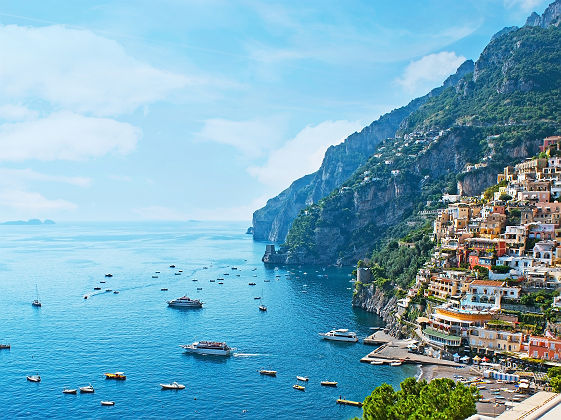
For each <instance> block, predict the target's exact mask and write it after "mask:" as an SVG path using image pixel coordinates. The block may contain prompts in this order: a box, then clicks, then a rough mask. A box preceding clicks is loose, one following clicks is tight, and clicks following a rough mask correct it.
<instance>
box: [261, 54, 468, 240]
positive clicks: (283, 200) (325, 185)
mask: <svg viewBox="0 0 561 420" xmlns="http://www.w3.org/2000/svg"><path fill="white" fill-rule="evenodd" d="M473 66H474V63H473V61H471V60H467V61H465V62H464V63H463V64H462V65H461V66H460V67H459V68H458V70H457V72H456V73H455V74H453V75H451V76H450V77H449V78H448V79H447V80H446V81H445V82H444V83H443V85H442V87H439V88H436V89H433V90H432V91H431V92H430V93H429V94H427V95H425V96H423V97H420V98H417V99H415V100H413V101H411V102H410V103H409V104H407V105H406V106H404V107H401V108H398V109H395V110H393V111H392V112H390V113H387V114H385V115H383V116H381V117H380V118H379V119H378V120H376V121H374V122H373V123H372V124H370V125H369V126H367V127H365V128H364V129H363V130H362V131H360V132H359V133H354V134H351V135H350V136H349V137H347V138H346V139H345V140H344V141H343V142H342V143H341V144H339V145H336V146H331V147H330V148H329V149H328V150H327V151H326V153H325V157H324V159H323V162H322V165H321V167H320V169H319V170H318V171H317V172H315V173H313V174H310V175H306V176H304V177H302V178H300V179H298V180H296V181H294V182H293V183H292V184H291V185H290V187H288V188H287V189H286V190H284V191H283V192H281V193H280V194H279V195H278V196H276V197H274V198H272V199H270V200H269V201H267V204H266V205H265V207H263V208H261V209H259V210H257V211H255V212H254V213H253V228H254V232H253V238H254V239H255V240H260V241H262V240H267V241H273V242H283V241H284V240H285V238H286V235H287V233H288V230H289V228H290V226H291V224H292V222H293V220H294V219H295V218H296V216H297V215H298V213H299V212H300V210H302V209H303V208H305V207H307V206H309V205H311V204H314V203H317V202H318V201H319V200H321V199H322V198H324V197H325V196H327V195H328V194H329V193H331V192H332V191H333V190H334V189H336V188H338V187H340V186H341V185H342V184H343V182H345V181H346V180H347V179H348V178H349V177H350V176H351V175H352V174H353V173H354V172H355V171H356V170H357V168H359V167H360V166H361V165H363V164H364V163H365V162H366V161H367V160H368V158H369V157H370V156H372V154H373V153H374V152H375V150H376V147H377V146H378V144H379V143H380V141H382V140H384V139H386V138H389V137H393V136H394V135H395V133H396V132H397V130H398V129H399V127H400V125H401V124H402V122H403V121H404V120H405V119H406V118H407V117H408V116H409V115H411V113H412V112H414V111H416V110H417V109H419V107H420V106H421V105H423V104H424V103H425V102H426V101H427V100H428V99H430V98H432V97H433V96H436V95H438V94H439V93H440V92H441V91H442V89H445V88H448V87H451V86H455V85H456V84H457V83H458V81H460V80H461V79H462V78H463V77H464V76H465V75H466V74H468V73H471V72H472V71H473Z"/></svg>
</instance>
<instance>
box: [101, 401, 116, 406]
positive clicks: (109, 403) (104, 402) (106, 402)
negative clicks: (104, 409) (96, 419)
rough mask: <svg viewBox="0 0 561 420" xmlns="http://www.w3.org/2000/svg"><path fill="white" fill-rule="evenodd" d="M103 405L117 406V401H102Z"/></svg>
mask: <svg viewBox="0 0 561 420" xmlns="http://www.w3.org/2000/svg"><path fill="white" fill-rule="evenodd" d="M101 405H106V406H111V405H115V401H102V402H101Z"/></svg>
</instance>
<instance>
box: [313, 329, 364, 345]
mask: <svg viewBox="0 0 561 420" xmlns="http://www.w3.org/2000/svg"><path fill="white" fill-rule="evenodd" d="M319 335H320V336H322V337H323V338H324V339H325V340H333V341H350V342H353V343H356V342H357V341H358V337H357V336H356V333H355V332H352V331H349V330H347V329H343V328H341V329H338V330H331V331H329V332H326V333H320V334H319Z"/></svg>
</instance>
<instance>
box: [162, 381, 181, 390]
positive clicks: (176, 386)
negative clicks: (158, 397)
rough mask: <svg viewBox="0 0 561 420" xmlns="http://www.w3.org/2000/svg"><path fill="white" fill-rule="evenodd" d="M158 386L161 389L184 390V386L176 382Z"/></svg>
mask: <svg viewBox="0 0 561 420" xmlns="http://www.w3.org/2000/svg"><path fill="white" fill-rule="evenodd" d="M160 386H161V387H162V389H175V390H179V389H185V385H183V384H178V383H177V382H172V383H171V384H160Z"/></svg>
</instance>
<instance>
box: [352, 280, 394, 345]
mask: <svg viewBox="0 0 561 420" xmlns="http://www.w3.org/2000/svg"><path fill="white" fill-rule="evenodd" d="M355 290H356V291H355V294H354V295H353V302H352V303H353V306H354V307H356V308H361V309H364V310H365V311H367V312H373V313H376V314H378V315H379V316H380V317H381V318H382V319H383V320H384V322H385V324H386V325H385V328H387V329H388V330H389V331H388V333H389V334H390V335H392V336H394V337H398V338H400V337H401V335H402V326H401V324H400V323H399V322H398V320H397V318H396V316H395V308H396V303H397V298H396V297H395V296H388V295H387V293H385V292H384V291H383V290H382V289H381V288H377V287H376V286H374V285H373V284H368V285H364V286H362V287H356V288H355Z"/></svg>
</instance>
